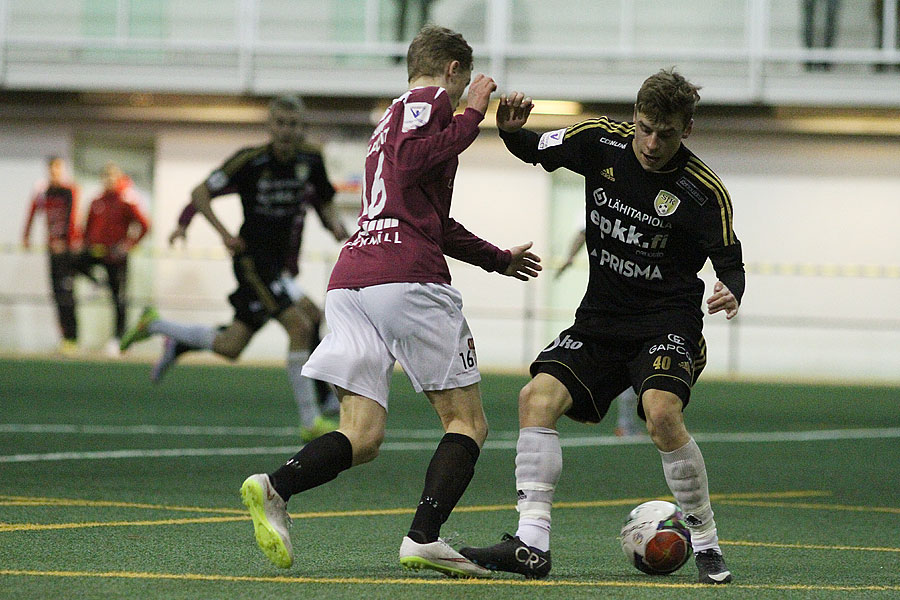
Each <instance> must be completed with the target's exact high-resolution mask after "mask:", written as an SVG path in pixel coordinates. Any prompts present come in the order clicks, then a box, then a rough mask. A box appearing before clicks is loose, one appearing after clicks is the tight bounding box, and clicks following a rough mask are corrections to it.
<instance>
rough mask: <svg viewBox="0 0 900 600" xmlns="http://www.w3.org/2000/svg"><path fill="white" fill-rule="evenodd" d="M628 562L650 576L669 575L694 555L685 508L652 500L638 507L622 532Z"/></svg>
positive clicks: (622, 542)
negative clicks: (682, 509)
mask: <svg viewBox="0 0 900 600" xmlns="http://www.w3.org/2000/svg"><path fill="white" fill-rule="evenodd" d="M619 541H620V542H621V544H622V551H623V552H624V553H625V558H627V559H628V562H629V563H631V564H632V565H634V566H635V567H636V568H637V569H639V570H640V571H643V572H644V573H647V574H649V575H668V574H669V573H674V572H675V571H677V570H678V569H680V568H681V567H683V566H684V563H686V562H687V561H688V559H689V558H690V557H691V552H692V548H691V532H690V530H689V529H688V527H687V523H685V521H684V514H683V513H682V512H681V509H680V508H678V507H677V506H676V505H674V504H672V503H671V502H665V501H663V500H652V501H650V502H644V503H643V504H641V505H639V506H637V507H635V508H634V509H633V510H632V511H631V512H630V513H628V518H627V519H626V520H625V524H624V525H623V526H622V531H621V532H620V534H619Z"/></svg>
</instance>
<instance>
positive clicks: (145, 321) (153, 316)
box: [119, 306, 159, 352]
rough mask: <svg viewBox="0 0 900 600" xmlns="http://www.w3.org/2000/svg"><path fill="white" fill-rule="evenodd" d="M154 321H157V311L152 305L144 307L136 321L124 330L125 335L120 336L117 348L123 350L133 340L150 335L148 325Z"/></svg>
mask: <svg viewBox="0 0 900 600" xmlns="http://www.w3.org/2000/svg"><path fill="white" fill-rule="evenodd" d="M154 321H159V313H158V312H157V311H156V309H155V308H153V307H152V306H148V307H147V308H145V309H144V312H142V313H141V316H140V318H138V320H137V323H135V324H134V325H132V326H131V328H130V329H129V330H128V331H126V332H125V335H123V336H122V341H121V342H119V350H120V351H122V352H125V351H126V350H128V348H129V347H130V346H131V345H132V344H134V343H135V342H140V341H142V340H146V339H147V338H149V337H150V336H151V335H152V334H151V333H150V325H151V324H152V323H153V322H154Z"/></svg>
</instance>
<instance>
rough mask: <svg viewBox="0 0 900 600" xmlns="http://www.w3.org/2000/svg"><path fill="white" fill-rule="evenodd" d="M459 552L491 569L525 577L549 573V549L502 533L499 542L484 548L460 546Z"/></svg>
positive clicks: (536, 576)
mask: <svg viewBox="0 0 900 600" xmlns="http://www.w3.org/2000/svg"><path fill="white" fill-rule="evenodd" d="M459 553H460V554H462V555H463V556H465V557H466V558H468V559H469V560H471V561H472V562H473V563H475V564H476V565H481V566H482V567H484V568H486V569H490V570H491V571H506V572H508V573H518V574H520V575H524V576H525V579H543V578H544V577H546V576H547V575H548V574H549V573H550V551H549V550H547V551H546V552H544V551H542V550H538V549H537V548H532V547H531V546H529V545H528V544H526V543H525V542H523V541H522V540H520V539H519V538H518V537H513V536H511V535H509V534H508V533H504V534H503V538H502V539H501V540H500V543H499V544H495V545H493V546H487V547H485V548H462V549H460V551H459Z"/></svg>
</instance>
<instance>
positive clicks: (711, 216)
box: [501, 117, 744, 337]
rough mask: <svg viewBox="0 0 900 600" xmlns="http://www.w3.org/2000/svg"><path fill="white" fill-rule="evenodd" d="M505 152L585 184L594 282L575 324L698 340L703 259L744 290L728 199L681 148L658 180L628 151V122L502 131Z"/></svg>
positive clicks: (603, 121) (631, 133)
mask: <svg viewBox="0 0 900 600" xmlns="http://www.w3.org/2000/svg"><path fill="white" fill-rule="evenodd" d="M501 137H502V138H503V140H504V142H505V143H506V146H507V148H509V150H510V151H511V152H512V153H513V154H515V155H516V156H517V157H519V158H520V159H522V160H524V161H526V162H530V163H534V164H540V165H541V166H543V167H544V168H545V169H546V170H548V171H553V170H555V169H557V168H560V167H564V168H567V169H570V170H572V171H574V172H576V173H579V174H581V175H583V176H584V178H585V223H586V230H585V243H586V245H587V250H588V253H589V263H590V274H589V279H588V286H587V292H586V293H585V295H584V299H583V300H582V301H581V305H580V306H579V308H578V310H577V312H576V315H575V318H576V322H581V323H582V324H584V325H587V326H589V327H590V328H591V329H592V330H595V331H598V333H604V334H609V335H613V336H624V337H646V336H648V335H653V334H655V333H658V332H660V331H665V330H668V329H671V328H672V327H673V326H675V327H678V328H680V329H682V330H683V331H685V333H686V334H691V333H693V334H696V335H697V336H699V334H700V331H701V329H702V319H703V312H702V309H701V305H702V300H703V291H704V285H703V281H702V280H701V279H700V278H699V277H698V276H697V274H698V273H699V271H700V270H701V269H702V268H703V265H704V263H705V262H706V259H707V258H709V259H711V261H712V264H713V267H714V268H715V271H716V275H717V276H718V278H719V279H720V280H721V281H722V282H723V283H724V284H725V285H727V286H728V288H729V289H730V290H731V291H732V292H733V293H734V295H735V297H737V298H738V300H739V301H740V298H741V296H742V294H743V291H744V266H743V262H742V259H741V244H740V242H739V241H738V239H737V236H735V233H734V229H733V227H732V207H731V198H730V197H729V195H728V191H727V190H726V189H725V186H724V185H722V182H721V180H720V179H719V178H718V177H717V176H716V174H715V173H713V172H712V170H710V168H709V167H707V166H706V164H704V163H703V162H702V161H701V160H700V159H698V158H697V157H696V156H694V154H693V153H692V152H691V151H690V150H688V149H687V148H686V147H685V146H684V145H683V144H682V145H681V147H680V148H679V150H678V151H677V153H676V154H675V156H674V157H673V158H672V159H671V161H670V162H669V164H668V165H666V166H665V167H664V169H663V170H661V171H659V172H648V171H645V170H644V169H643V168H642V167H641V165H640V163H639V162H638V160H637V157H636V156H635V154H634V151H633V149H632V145H631V143H632V141H633V140H634V124H633V123H620V122H616V121H612V120H609V119H607V118H605V117H601V118H599V119H591V120H588V121H584V122H582V123H579V124H577V125H574V126H572V127H569V128H567V129H560V130H557V131H551V132H548V133H545V134H543V135H540V136H539V135H538V134H536V133H533V132H530V131H527V130H520V131H519V132H516V133H513V134H507V133H504V132H502V131H501Z"/></svg>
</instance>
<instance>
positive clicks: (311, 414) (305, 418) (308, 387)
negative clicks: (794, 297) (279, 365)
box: [287, 350, 322, 427]
mask: <svg viewBox="0 0 900 600" xmlns="http://www.w3.org/2000/svg"><path fill="white" fill-rule="evenodd" d="M307 360H309V350H297V351H293V352H289V353H288V359H287V371H288V377H290V378H291V387H292V388H293V389H294V400H295V401H296V402H297V411H298V412H299V413H300V425H302V426H303V427H312V425H313V423H314V422H315V420H316V418H317V417H318V416H319V415H321V414H322V413H321V412H320V411H319V404H318V402H317V401H316V384H315V382H314V381H313V380H312V379H310V378H309V377H304V376H303V374H302V373H301V371H302V370H303V365H305V364H306V361H307Z"/></svg>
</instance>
